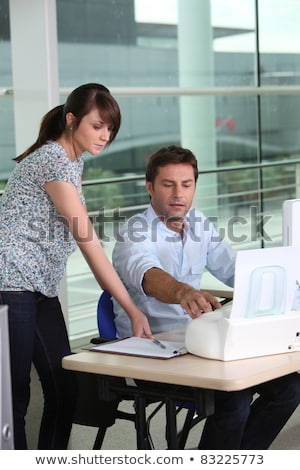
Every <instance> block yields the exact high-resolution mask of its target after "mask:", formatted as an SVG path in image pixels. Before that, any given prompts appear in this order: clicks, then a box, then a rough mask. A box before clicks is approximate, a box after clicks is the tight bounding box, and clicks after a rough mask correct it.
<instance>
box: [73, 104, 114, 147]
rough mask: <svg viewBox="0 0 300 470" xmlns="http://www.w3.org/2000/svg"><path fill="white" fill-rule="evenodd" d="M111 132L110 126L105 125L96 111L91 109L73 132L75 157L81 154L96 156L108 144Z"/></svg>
mask: <svg viewBox="0 0 300 470" xmlns="http://www.w3.org/2000/svg"><path fill="white" fill-rule="evenodd" d="M111 132H112V129H111V124H108V123H105V122H104V121H103V120H102V118H101V115H100V113H99V111H98V109H97V108H93V109H92V110H91V111H90V112H89V113H88V114H86V115H85V116H84V117H83V118H82V119H81V121H80V124H79V126H78V127H77V129H75V130H74V132H73V145H74V149H75V150H76V153H77V155H79V154H82V153H83V152H89V153H90V154H91V155H98V154H99V153H100V152H102V150H103V149H104V147H105V146H106V144H107V143H108V142H109V140H110V136H111Z"/></svg>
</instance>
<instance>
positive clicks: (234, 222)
mask: <svg viewBox="0 0 300 470" xmlns="http://www.w3.org/2000/svg"><path fill="white" fill-rule="evenodd" d="M56 5H57V31H58V55H59V57H58V60H59V85H60V90H61V94H60V100H61V102H64V100H65V98H66V94H67V93H68V92H69V91H71V90H72V89H73V88H74V87H76V86H78V85H80V84H82V83H84V82H92V81H96V82H100V83H103V84H104V85H106V86H108V87H109V88H110V89H111V90H112V93H113V94H114V96H115V97H116V98H117V100H118V102H119V104H120V107H121V111H122V117H123V122H122V126H121V130H120V132H119V135H118V137H117V140H116V141H115V142H114V143H113V144H112V146H111V147H110V148H109V149H108V150H107V151H105V152H104V153H103V154H101V155H99V156H98V157H92V156H89V155H86V157H85V170H84V180H83V184H84V191H85V196H86V200H87V206H88V210H89V213H90V216H91V218H92V219H93V222H94V224H95V228H96V230H97V231H98V233H99V236H100V237H101V238H102V243H103V247H104V249H105V250H106V252H107V254H108V256H109V257H110V256H111V250H112V247H113V243H114V239H115V237H116V233H117V230H118V228H119V227H120V226H121V225H122V223H123V221H124V218H126V217H129V216H130V215H132V214H133V213H134V212H136V211H139V210H142V209H143V208H144V207H145V206H146V205H147V204H148V195H147V193H146V191H145V186H144V170H145V166H146V162H147V158H148V156H149V154H151V153H152V152H153V151H155V150H157V149H158V148H159V147H161V146H164V145H169V144H173V143H175V144H180V145H183V146H186V147H189V148H191V149H192V150H193V151H194V152H195V154H196V155H197V157H198V159H199V169H200V173H201V174H200V179H199V185H198V189H197V204H198V205H199V207H200V208H201V209H203V210H204V212H205V213H206V215H208V216H211V217H213V218H214V220H215V222H216V225H217V227H218V228H219V229H220V230H221V231H222V232H223V233H224V236H225V237H227V238H228V240H229V241H230V243H232V244H233V245H234V246H235V247H236V248H238V249H243V248H257V247H259V246H273V245H280V244H281V211H282V203H283V201H284V200H285V199H291V198H298V197H300V189H299V186H300V170H299V167H300V163H299V162H300V131H299V126H298V122H299V118H300V116H299V112H300V111H299V109H300V106H299V104H300V103H299V99H300V98H299V88H297V87H299V86H300V82H299V78H300V61H299V51H300V44H299V41H300V39H299V34H298V31H297V25H298V24H299V21H297V20H299V19H300V10H299V1H298V0H286V1H285V2H282V0H259V1H255V0H243V1H242V2H238V1H235V2H233V1H232V0H210V1H209V0H201V2H200V1H199V2H194V1H193V2H192V1H190V0H151V2H150V1H149V0H114V1H113V2H112V1H111V0H101V2H99V0H57V2H56ZM8 6H9V2H8V0H0V56H1V61H0V91H1V93H0V134H1V140H0V151H1V158H0V175H1V178H0V180H1V181H3V185H4V182H5V181H6V179H7V177H8V175H9V173H10V171H11V169H12V168H13V162H12V160H11V158H12V157H13V156H14V154H15V137H14V117H13V113H14V112H13V95H12V94H11V91H12V68H11V52H10V33H9V9H8ZM37 20H38V19H37ZM257 86H258V87H259V88H256V87H257ZM6 90H8V92H7V91H6ZM3 156H4V158H3ZM3 185H2V187H3ZM67 273H68V278H67V281H68V301H69V315H70V318H71V321H70V334H71V337H73V338H76V337H77V336H81V335H83V334H86V335H87V336H88V335H90V333H91V331H92V330H93V329H96V318H95V306H96V302H97V300H98V297H99V293H100V290H99V286H98V285H97V284H96V282H95V281H94V279H93V276H92V275H91V273H90V270H89V268H88V266H87V265H86V263H85V261H84V260H83V258H82V256H81V254H80V252H79V251H78V252H76V253H75V254H74V255H73V256H72V257H71V259H70V261H69V263H68V270H67ZM210 282H211V281H209V283H210ZM210 286H211V285H210Z"/></svg>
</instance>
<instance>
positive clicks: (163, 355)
mask: <svg viewBox="0 0 300 470" xmlns="http://www.w3.org/2000/svg"><path fill="white" fill-rule="evenodd" d="M90 351H96V352H107V353H114V354H127V355H130V356H141V357H151V358H157V359H170V358H172V357H176V356H181V355H183V354H187V349H186V348H185V345H184V343H182V342H178V341H177V342H175V341H153V340H152V339H149V338H138V337H136V336H132V337H130V338H124V339H120V340H117V341H112V342H108V343H103V344H99V345H98V346H93V347H92V348H90Z"/></svg>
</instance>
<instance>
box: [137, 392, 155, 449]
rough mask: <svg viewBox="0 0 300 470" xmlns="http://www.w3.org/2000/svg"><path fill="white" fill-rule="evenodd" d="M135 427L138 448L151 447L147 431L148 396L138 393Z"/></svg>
mask: <svg viewBox="0 0 300 470" xmlns="http://www.w3.org/2000/svg"><path fill="white" fill-rule="evenodd" d="M135 413H136V420H135V429H136V445H137V449H139V450H140V449H151V448H152V447H151V445H150V442H149V439H148V433H147V420H146V398H145V397H143V396H141V395H139V394H137V395H136V396H135Z"/></svg>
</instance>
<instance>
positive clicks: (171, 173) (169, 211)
mask: <svg viewBox="0 0 300 470" xmlns="http://www.w3.org/2000/svg"><path fill="white" fill-rule="evenodd" d="M146 188H147V191H148V193H149V195H150V196H151V204H152V207H153V209H154V211H155V212H156V214H157V215H158V216H159V217H161V218H163V219H164V223H165V224H166V225H167V226H168V227H169V228H170V229H172V230H176V231H177V230H178V228H179V227H181V225H182V221H183V218H184V216H185V215H186V213H187V212H188V210H189V209H190V207H191V205H192V202H193V198H194V194H195V177H194V170H193V167H192V165H190V164H189V163H178V164H177V163H170V164H169V165H166V166H163V167H160V168H159V172H158V175H157V176H156V178H155V181H154V184H153V185H152V184H151V183H150V182H149V181H147V182H146Z"/></svg>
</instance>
